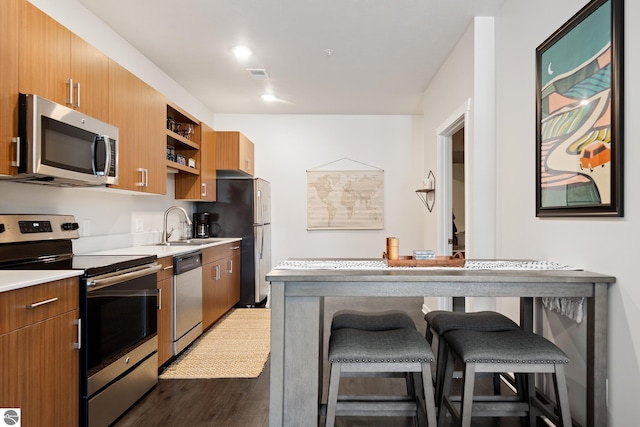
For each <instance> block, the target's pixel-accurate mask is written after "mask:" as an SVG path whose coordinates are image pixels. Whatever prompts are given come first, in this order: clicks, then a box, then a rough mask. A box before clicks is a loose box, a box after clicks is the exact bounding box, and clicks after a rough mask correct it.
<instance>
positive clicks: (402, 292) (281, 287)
mask: <svg viewBox="0 0 640 427" xmlns="http://www.w3.org/2000/svg"><path fill="white" fill-rule="evenodd" d="M336 261H337V260H334V263H333V264H332V261H327V260H325V261H322V260H290V261H286V262H284V263H283V264H281V265H280V266H277V267H276V268H275V269H274V270H272V271H271V272H270V273H269V274H268V275H267V280H268V281H270V282H271V383H270V406H269V425H270V426H271V427H275V426H296V427H299V426H316V425H318V422H319V416H320V412H321V407H322V402H321V398H322V376H323V372H322V369H323V354H324V353H323V334H324V331H323V324H324V297H338V298H340V297H416V296H418V297H419V296H425V297H519V298H520V325H521V327H522V328H523V329H526V330H533V325H534V304H535V303H536V301H538V300H537V298H540V297H557V298H565V297H584V298H585V303H584V307H585V308H586V316H585V317H586V320H585V321H586V323H587V349H586V370H587V372H586V386H587V402H586V408H587V427H602V426H606V425H607V401H606V381H607V377H606V376H607V304H608V303H607V292H608V286H609V285H610V284H611V283H614V282H615V280H616V279H615V277H612V276H607V275H602V274H598V273H592V272H588V271H581V270H580V271H579V270H572V269H566V270H558V269H544V267H543V268H539V269H536V268H534V269H509V268H508V267H506V268H498V269H468V268H433V269H423V268H386V266H385V265H384V263H382V264H381V266H380V267H376V265H377V264H376V262H379V261H380V260H343V261H344V262H346V264H345V265H348V266H349V265H350V264H349V263H350V262H351V263H352V264H351V266H350V267H347V268H341V267H340V266H339V265H338V267H336V264H335V262H336ZM359 265H362V266H363V267H362V268H360V267H359ZM372 265H373V267H371V266H372ZM353 309H358V307H353Z"/></svg>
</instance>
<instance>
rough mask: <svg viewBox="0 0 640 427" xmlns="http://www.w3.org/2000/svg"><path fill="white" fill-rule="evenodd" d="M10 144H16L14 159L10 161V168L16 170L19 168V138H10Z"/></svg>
mask: <svg viewBox="0 0 640 427" xmlns="http://www.w3.org/2000/svg"><path fill="white" fill-rule="evenodd" d="M11 143H12V144H16V159H15V160H12V161H11V166H15V167H17V168H19V167H20V137H19V136H14V137H13V138H11Z"/></svg>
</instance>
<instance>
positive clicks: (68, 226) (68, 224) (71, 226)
mask: <svg viewBox="0 0 640 427" xmlns="http://www.w3.org/2000/svg"><path fill="white" fill-rule="evenodd" d="M78 228H80V226H79V225H78V223H77V222H65V223H64V224H62V229H63V230H66V231H72V230H77V229H78Z"/></svg>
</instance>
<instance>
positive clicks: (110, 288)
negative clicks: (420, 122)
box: [81, 262, 160, 427]
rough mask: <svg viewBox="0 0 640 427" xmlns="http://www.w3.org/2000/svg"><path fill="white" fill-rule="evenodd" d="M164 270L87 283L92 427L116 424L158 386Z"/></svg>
mask: <svg viewBox="0 0 640 427" xmlns="http://www.w3.org/2000/svg"><path fill="white" fill-rule="evenodd" d="M158 270H160V265H159V264H157V263H155V262H154V263H150V264H144V265H140V266H135V267H131V268H125V269H123V270H119V271H114V272H109V273H106V274H101V275H98V276H90V277H85V278H84V279H83V281H84V283H85V284H86V288H85V289H86V298H82V299H81V301H84V307H83V306H82V305H81V318H83V319H84V325H85V327H84V329H83V330H84V332H85V333H86V337H85V343H86V345H85V348H86V351H85V354H86V379H87V381H86V393H83V399H84V400H86V411H87V419H88V425H89V426H91V427H94V426H108V425H109V424H111V423H112V422H113V421H115V420H116V419H117V418H118V417H119V416H120V415H121V414H122V413H123V412H125V411H126V410H127V409H128V408H129V407H130V406H131V405H133V404H134V403H135V402H136V401H137V400H138V399H139V398H140V397H141V396H142V395H143V394H144V393H146V392H147V391H148V390H149V389H150V388H152V387H153V386H154V385H155V384H156V383H157V382H158V356H157V350H158V337H157V331H158V325H157V307H158V304H159V301H158V291H157V284H156V273H157V271H158ZM83 391H84V390H83Z"/></svg>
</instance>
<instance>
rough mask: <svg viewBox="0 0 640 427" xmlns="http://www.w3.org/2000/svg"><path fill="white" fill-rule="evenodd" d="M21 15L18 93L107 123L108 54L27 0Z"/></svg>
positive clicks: (23, 2) (22, 4)
mask: <svg viewBox="0 0 640 427" xmlns="http://www.w3.org/2000/svg"><path fill="white" fill-rule="evenodd" d="M19 15H20V16H19V22H20V26H19V31H18V34H19V38H18V40H19V58H18V69H19V90H20V92H22V93H33V94H36V95H39V96H41V97H44V98H46V99H49V100H51V101H54V102H57V103H58V104H62V105H66V106H67V107H70V108H74V109H77V110H79V111H82V112H84V113H86V114H87V115H89V116H92V117H95V118H97V119H100V120H103V121H108V97H107V95H108V90H109V89H108V86H107V85H108V82H109V79H108V72H109V61H108V58H107V56H106V55H104V54H102V53H101V52H100V51H98V50H97V49H95V48H94V47H92V46H91V45H89V44H88V43H86V42H85V41H84V40H82V39H81V38H79V37H77V36H76V35H74V34H73V33H72V32H71V31H69V30H68V29H67V28H65V27H64V26H62V25H61V24H59V23H58V22H56V21H55V20H53V19H52V18H50V17H49V16H48V15H47V14H45V13H44V12H42V11H41V10H40V9H38V8H37V7H35V6H34V5H32V4H31V3H29V2H27V1H21V2H20V12H19Z"/></svg>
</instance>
